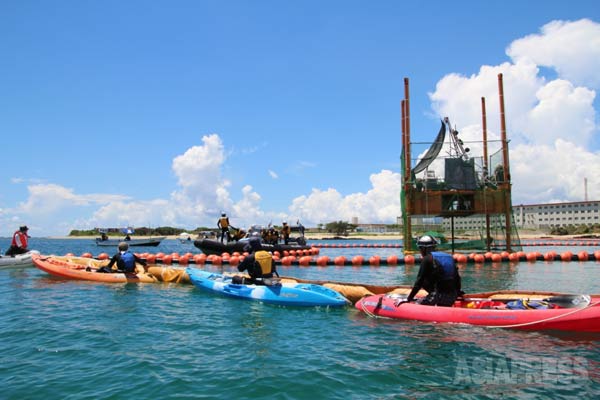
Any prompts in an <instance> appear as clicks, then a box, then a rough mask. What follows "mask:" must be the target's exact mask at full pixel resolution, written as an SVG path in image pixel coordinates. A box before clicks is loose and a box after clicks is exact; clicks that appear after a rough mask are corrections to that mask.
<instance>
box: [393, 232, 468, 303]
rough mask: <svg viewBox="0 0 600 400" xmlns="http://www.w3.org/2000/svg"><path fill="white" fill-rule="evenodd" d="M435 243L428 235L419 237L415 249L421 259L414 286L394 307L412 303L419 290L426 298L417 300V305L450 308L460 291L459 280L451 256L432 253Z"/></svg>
mask: <svg viewBox="0 0 600 400" xmlns="http://www.w3.org/2000/svg"><path fill="white" fill-rule="evenodd" d="M436 246H437V242H436V241H435V239H434V238H432V237H431V236H429V235H425V236H421V237H420V238H419V240H418V241H417V247H419V250H420V252H421V256H422V257H423V258H422V260H421V267H420V268H419V274H418V275H417V279H416V281H415V284H414V285H413V288H412V290H411V291H410V294H409V295H408V298H407V299H406V300H403V301H399V302H398V303H397V304H396V305H400V304H402V303H409V302H411V301H413V299H414V298H415V295H416V294H417V293H418V292H419V290H421V289H425V290H426V291H427V296H425V297H424V298H422V299H420V300H418V301H417V302H418V303H419V304H423V305H428V306H444V307H451V306H452V305H453V304H454V301H455V300H456V298H457V297H458V296H459V295H462V293H463V292H462V291H461V278H460V275H459V274H458V268H456V263H455V262H454V258H453V257H452V255H450V254H448V253H443V252H439V251H434V250H435V247H436Z"/></svg>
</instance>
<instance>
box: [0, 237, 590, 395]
mask: <svg viewBox="0 0 600 400" xmlns="http://www.w3.org/2000/svg"><path fill="white" fill-rule="evenodd" d="M382 242H383V243H385V242H384V241H360V243H362V244H366V243H382ZM318 243H324V242H323V241H319V242H318ZM387 243H393V242H387ZM8 244H9V239H7V238H2V239H0V248H1V249H4V250H5V249H6V248H7V247H8ZM30 247H31V248H32V249H36V250H39V251H41V252H42V253H43V254H58V255H63V254H66V253H73V254H76V255H79V254H82V253H84V252H90V253H92V254H93V255H98V254H99V253H102V252H108V253H109V254H111V253H112V252H114V250H115V249H110V248H108V249H107V248H99V247H97V246H96V245H95V244H94V242H93V241H91V240H89V239H69V240H59V239H41V238H32V239H31V243H30ZM135 250H136V251H140V252H152V253H156V252H164V253H171V252H179V253H181V254H183V253H185V252H188V251H190V252H193V253H198V252H199V250H198V249H196V248H194V247H193V245H191V244H181V243H179V241H177V240H165V241H163V243H161V245H160V246H158V247H155V248H135ZM548 250H550V248H531V249H525V251H541V252H545V251H548ZM553 250H557V251H564V250H566V249H560V248H558V249H557V248H553ZM570 250H572V251H574V252H575V251H580V250H585V251H589V252H591V251H594V250H597V248H586V247H581V248H579V247H578V248H572V249H570ZM320 254H321V255H327V256H330V257H334V256H337V255H344V256H346V257H351V256H354V255H364V256H365V257H368V256H371V255H375V254H377V255H380V256H382V257H387V256H388V255H392V254H395V255H401V249H399V248H327V249H321V253H320ZM206 268H207V269H217V268H218V267H213V266H207V267H206ZM224 268H225V270H232V271H233V269H231V267H229V266H225V267H224ZM279 271H280V274H282V275H285V276H296V277H299V278H310V279H331V280H337V281H348V282H363V283H371V284H408V285H410V284H412V283H413V281H414V279H415V277H416V273H417V271H418V266H404V265H401V266H393V267H392V266H382V267H371V266H361V267H351V266H346V267H336V266H327V267H318V266H311V267H298V266H291V267H283V266H280V267H279ZM461 275H462V277H463V287H464V288H465V290H466V291H467V292H476V291H485V290H495V289H532V290H533V289H535V290H555V291H564V292H573V293H600V262H570V263H562V262H550V263H546V262H536V263H518V264H509V263H502V264H497V265H491V264H485V265H480V266H477V265H471V264H469V265H466V266H464V267H461ZM0 334H1V338H2V340H1V341H0V399H44V400H49V399H134V398H135V399H311V400H312V399H421V398H424V399H497V398H503V399H574V398H578V399H594V398H600V350H599V346H598V345H599V344H600V336H598V335H582V334H577V333H556V332H546V333H542V332H520V331H513V330H502V329H492V328H479V327H473V326H463V325H446V324H428V323H418V322H403V321H394V320H383V319H373V318H370V317H368V316H366V315H365V314H362V313H360V312H359V311H358V310H356V309H354V308H351V307H348V308H345V309H326V308H309V309H304V308H285V307H277V306H271V305H265V304H261V303H257V302H249V301H242V300H235V299H229V298H225V297H219V296H214V295H211V294H208V293H205V292H202V291H200V290H198V289H196V288H194V287H193V286H191V285H180V284H101V283H100V284H99V283H90V282H77V281H68V280H62V279H58V278H53V277H51V276H49V275H47V274H45V273H43V272H42V271H39V270H37V269H35V268H25V269H4V270H0Z"/></svg>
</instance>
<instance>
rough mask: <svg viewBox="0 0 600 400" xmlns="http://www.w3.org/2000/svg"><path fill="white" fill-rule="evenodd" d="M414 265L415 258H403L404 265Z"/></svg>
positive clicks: (410, 256)
mask: <svg viewBox="0 0 600 400" xmlns="http://www.w3.org/2000/svg"><path fill="white" fill-rule="evenodd" d="M414 263H415V256H413V255H411V254H409V255H406V256H404V264H409V265H413V264H414Z"/></svg>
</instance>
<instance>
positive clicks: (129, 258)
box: [119, 251, 135, 271]
mask: <svg viewBox="0 0 600 400" xmlns="http://www.w3.org/2000/svg"><path fill="white" fill-rule="evenodd" d="M121 261H122V265H120V266H119V267H120V268H121V269H123V270H125V271H134V270H135V256H134V255H133V254H132V253H131V252H129V251H126V252H124V253H121Z"/></svg>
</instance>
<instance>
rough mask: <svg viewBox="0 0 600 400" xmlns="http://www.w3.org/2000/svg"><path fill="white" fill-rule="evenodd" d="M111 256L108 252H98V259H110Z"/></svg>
mask: <svg viewBox="0 0 600 400" xmlns="http://www.w3.org/2000/svg"><path fill="white" fill-rule="evenodd" d="M109 258H110V257H109V256H108V254H106V253H100V254H98V260H108V259H109Z"/></svg>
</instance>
